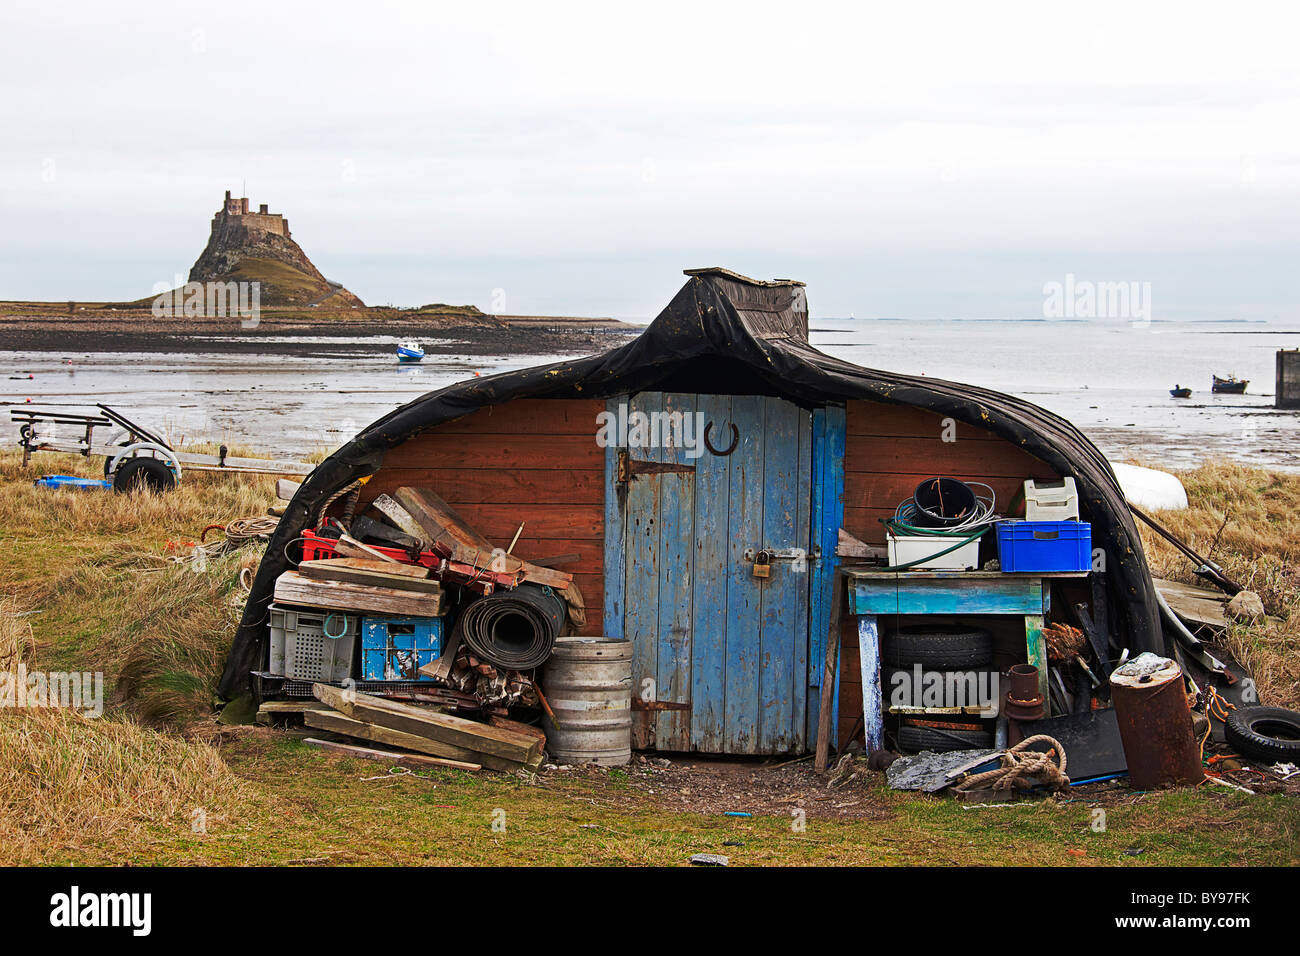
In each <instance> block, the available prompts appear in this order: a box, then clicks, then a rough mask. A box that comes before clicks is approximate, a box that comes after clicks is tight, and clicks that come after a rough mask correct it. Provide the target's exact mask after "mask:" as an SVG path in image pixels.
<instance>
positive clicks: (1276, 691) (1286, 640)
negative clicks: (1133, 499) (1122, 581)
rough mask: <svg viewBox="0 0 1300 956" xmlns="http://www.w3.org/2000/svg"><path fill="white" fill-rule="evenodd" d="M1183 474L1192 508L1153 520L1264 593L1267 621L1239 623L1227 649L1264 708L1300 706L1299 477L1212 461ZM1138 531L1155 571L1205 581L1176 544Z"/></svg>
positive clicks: (1144, 530)
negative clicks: (1298, 634)
mask: <svg viewBox="0 0 1300 956" xmlns="http://www.w3.org/2000/svg"><path fill="white" fill-rule="evenodd" d="M1178 477H1179V478H1180V479H1182V482H1183V484H1184V485H1185V486H1186V488H1187V498H1188V502H1189V504H1190V507H1189V508H1188V509H1187V510H1186V511H1163V512H1158V513H1157V514H1156V515H1153V517H1155V518H1156V520H1158V521H1159V522H1160V523H1161V524H1163V525H1164V526H1165V527H1166V528H1168V529H1169V530H1170V531H1171V532H1173V533H1174V534H1175V535H1177V536H1178V537H1179V538H1181V539H1183V540H1184V541H1186V542H1187V543H1188V544H1189V545H1191V546H1192V548H1193V549H1195V550H1196V551H1198V552H1199V553H1201V554H1203V555H1205V556H1206V557H1208V558H1210V559H1211V560H1213V561H1215V562H1217V563H1218V564H1220V565H1222V567H1223V569H1224V571H1225V572H1226V573H1227V575H1228V577H1230V578H1232V579H1233V580H1235V581H1237V582H1238V583H1239V584H1241V585H1243V586H1244V587H1246V588H1249V589H1250V590H1252V591H1257V592H1258V593H1259V596H1260V597H1261V598H1262V599H1263V601H1264V606H1265V608H1266V609H1267V610H1268V612H1269V614H1270V616H1271V617H1270V620H1268V621H1266V622H1263V623H1260V624H1256V625H1249V626H1247V625H1234V626H1233V627H1232V628H1231V629H1230V630H1229V632H1228V634H1227V636H1226V642H1227V647H1228V650H1229V652H1230V653H1231V654H1232V655H1233V656H1234V657H1235V658H1236V659H1237V660H1238V661H1239V662H1240V663H1241V664H1242V665H1243V666H1244V667H1245V668H1246V669H1247V670H1248V671H1250V673H1251V674H1252V676H1253V677H1254V679H1255V683H1256V684H1257V686H1258V688H1259V693H1260V700H1261V701H1262V702H1263V703H1265V704H1270V705H1273V706H1278V707H1291V708H1298V707H1300V653H1298V652H1297V649H1296V647H1295V645H1294V642H1293V640H1292V638H1291V635H1292V634H1293V633H1294V631H1295V629H1296V627H1297V626H1300V475H1293V474H1287V473H1284V472H1272V471H1267V470H1264V469H1259V468H1248V467H1245V466H1243V465H1236V464H1230V463H1227V462H1215V463H1210V464H1205V465H1202V466H1201V467H1200V468H1197V469H1194V470H1192V471H1186V472H1180V473H1179V475H1178ZM1138 527H1139V529H1141V532H1142V543H1143V545H1144V546H1145V548H1146V554H1147V561H1148V563H1149V564H1150V565H1151V571H1152V573H1153V574H1155V575H1156V576H1157V577H1163V578H1170V579H1172V580H1176V581H1185V582H1188V583H1192V584H1200V583H1203V582H1201V581H1200V579H1198V578H1197V577H1196V575H1195V574H1194V573H1193V571H1194V568H1193V567H1192V564H1191V562H1190V561H1189V560H1187V558H1185V557H1184V556H1183V555H1182V554H1181V553H1179V552H1178V551H1177V550H1176V549H1175V548H1174V547H1173V546H1172V545H1170V544H1169V543H1167V542H1166V541H1164V540H1163V539H1162V538H1160V537H1159V536H1158V535H1156V534H1155V533H1154V532H1152V531H1151V530H1150V529H1149V528H1147V527H1146V526H1145V525H1143V524H1141V523H1140V522H1139V524H1138Z"/></svg>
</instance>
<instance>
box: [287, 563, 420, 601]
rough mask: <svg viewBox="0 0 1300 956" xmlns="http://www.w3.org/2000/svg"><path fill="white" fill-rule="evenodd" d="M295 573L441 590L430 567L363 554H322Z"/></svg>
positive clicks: (397, 587)
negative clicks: (389, 561) (357, 555)
mask: <svg viewBox="0 0 1300 956" xmlns="http://www.w3.org/2000/svg"><path fill="white" fill-rule="evenodd" d="M298 573H299V574H301V575H302V576H304V577H308V578H312V579H313V580H318V581H344V582H347V583H348V584H364V585H368V586H370V587H381V588H392V589H394V590H397V591H419V592H421V593H424V594H441V593H442V585H440V584H439V583H438V582H437V581H435V580H433V579H431V578H429V576H428V574H429V569H428V568H426V567H424V566H423V565H420V564H387V563H385V562H383V561H370V560H367V559H365V558H325V559H323V560H319V561H304V562H302V564H300V565H298Z"/></svg>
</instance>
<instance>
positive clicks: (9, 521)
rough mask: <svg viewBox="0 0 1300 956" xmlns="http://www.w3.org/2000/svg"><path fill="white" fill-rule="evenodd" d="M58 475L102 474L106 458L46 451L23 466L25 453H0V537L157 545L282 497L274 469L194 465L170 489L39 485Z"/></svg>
mask: <svg viewBox="0 0 1300 956" xmlns="http://www.w3.org/2000/svg"><path fill="white" fill-rule="evenodd" d="M53 474H64V475H67V474H71V475H78V476H81V477H88V478H99V477H103V475H102V461H101V459H97V458H92V459H84V458H80V457H78V456H76V455H46V454H40V455H36V456H35V457H33V459H32V463H31V464H30V465H29V466H28V467H26V468H24V467H23V465H22V455H21V454H20V453H18V452H9V451H7V452H3V453H0V487H2V488H3V493H0V529H3V530H0V542H3V543H8V542H10V541H22V540H24V539H39V540H46V541H49V542H50V543H52V544H62V543H71V542H73V541H76V540H78V539H79V540H81V541H83V542H85V543H92V542H87V539H94V540H95V541H99V540H109V541H121V542H131V543H134V544H136V546H137V547H142V548H150V547H153V546H156V545H157V544H159V543H164V544H165V543H166V541H167V540H173V541H184V540H194V541H197V540H198V538H199V535H200V534H201V533H202V531H203V528H204V527H205V526H207V525H209V524H216V523H222V524H225V523H226V522H229V521H231V520H233V519H235V518H242V517H247V516H249V515H262V514H266V509H267V506H268V505H270V504H272V503H274V500H275V479H274V477H272V476H269V475H234V474H226V475H217V474H213V473H211V472H200V471H190V472H185V473H184V474H183V476H182V481H181V483H180V485H179V487H177V488H176V489H174V490H173V491H172V492H170V493H168V494H165V495H151V494H148V493H147V492H139V493H135V494H129V495H119V494H114V493H112V492H106V491H74V490H51V489H47V488H36V487H34V486H33V485H32V480H33V479H35V478H38V477H40V476H42V475H53ZM33 557H34V558H39V555H34V556H33Z"/></svg>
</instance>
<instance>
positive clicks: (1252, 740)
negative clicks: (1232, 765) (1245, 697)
mask: <svg viewBox="0 0 1300 956" xmlns="http://www.w3.org/2000/svg"><path fill="white" fill-rule="evenodd" d="M1223 734H1224V736H1225V737H1227V738H1228V743H1229V744H1231V745H1232V746H1233V747H1234V748H1236V750H1237V752H1238V753H1240V754H1242V755H1243V756H1246V757H1254V758H1255V759H1256V760H1269V761H1274V762H1278V763H1295V762H1296V761H1297V760H1298V759H1300V713H1296V712H1295V711H1294V710H1285V709H1283V708H1281V707H1238V708H1237V709H1236V710H1233V711H1229V712H1228V719H1227V720H1226V721H1225V722H1224V725H1223Z"/></svg>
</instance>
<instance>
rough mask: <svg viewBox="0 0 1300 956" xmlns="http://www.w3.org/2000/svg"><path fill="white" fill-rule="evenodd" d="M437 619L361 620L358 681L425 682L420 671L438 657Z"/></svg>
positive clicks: (440, 624) (440, 635)
mask: <svg viewBox="0 0 1300 956" xmlns="http://www.w3.org/2000/svg"><path fill="white" fill-rule="evenodd" d="M444 620H445V619H444V618H441V617H365V618H362V620H361V680H363V681H366V680H369V681H384V680H408V681H409V680H429V679H430V678H428V677H424V676H423V675H421V674H420V668H421V667H423V666H424V665H425V664H428V663H430V662H431V661H436V660H437V659H438V658H439V657H440V656H441V655H442V646H443V622H444Z"/></svg>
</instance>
